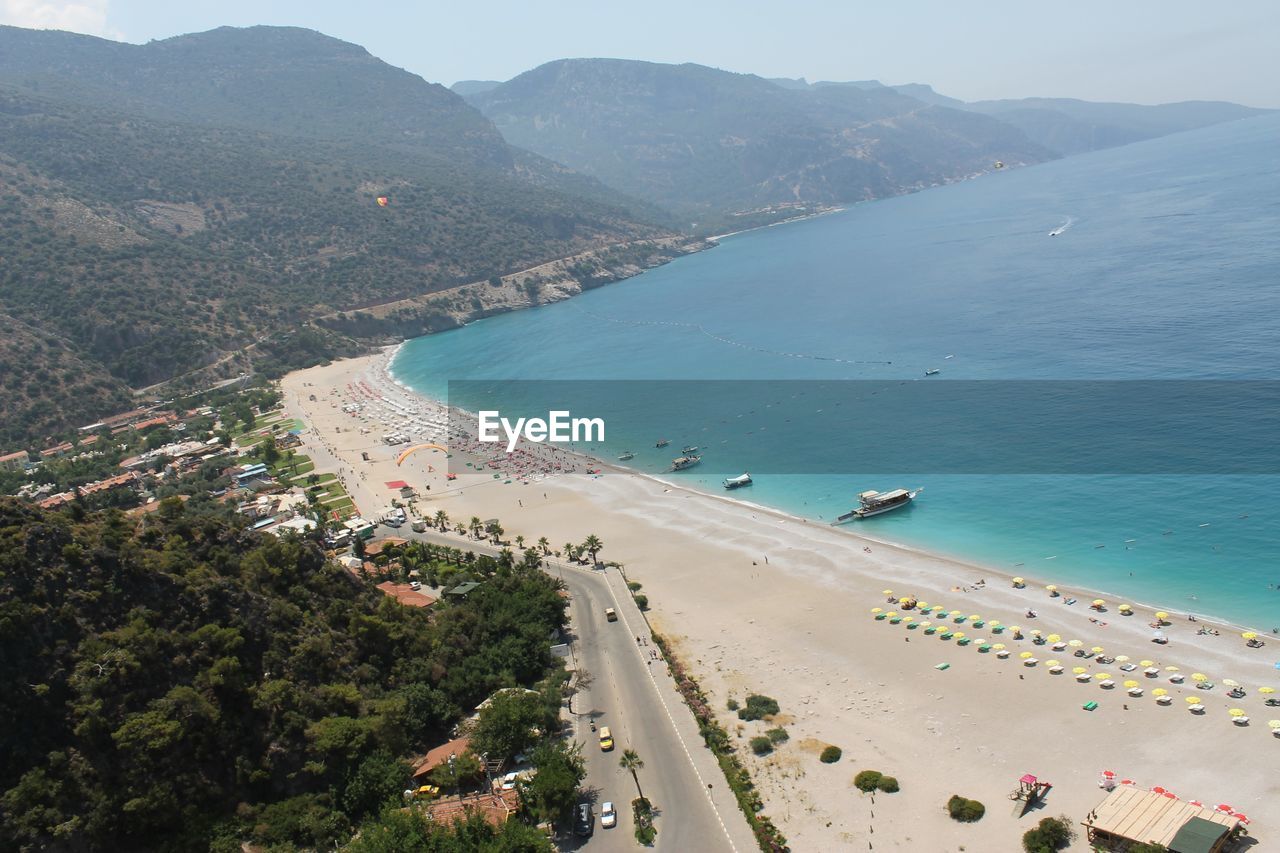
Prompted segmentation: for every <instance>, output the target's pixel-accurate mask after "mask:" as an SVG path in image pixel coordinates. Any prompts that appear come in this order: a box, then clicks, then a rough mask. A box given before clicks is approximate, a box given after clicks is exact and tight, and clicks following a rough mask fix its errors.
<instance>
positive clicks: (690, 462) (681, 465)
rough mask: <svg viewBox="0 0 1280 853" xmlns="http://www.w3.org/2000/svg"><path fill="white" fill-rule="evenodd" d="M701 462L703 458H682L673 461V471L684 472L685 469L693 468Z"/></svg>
mask: <svg viewBox="0 0 1280 853" xmlns="http://www.w3.org/2000/svg"><path fill="white" fill-rule="evenodd" d="M701 461H702V457H701V456H680V457H677V458H676V459H672V460H671V470H672V471H683V470H684V469H685V468H692V467H693V466H694V465H697V464H698V463H699V462H701Z"/></svg>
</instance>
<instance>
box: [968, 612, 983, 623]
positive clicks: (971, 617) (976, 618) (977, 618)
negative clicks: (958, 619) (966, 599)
mask: <svg viewBox="0 0 1280 853" xmlns="http://www.w3.org/2000/svg"><path fill="white" fill-rule="evenodd" d="M969 621H970V622H981V621H982V617H981V616H979V615H978V614H977V613H970V614H969Z"/></svg>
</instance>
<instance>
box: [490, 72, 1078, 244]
mask: <svg viewBox="0 0 1280 853" xmlns="http://www.w3.org/2000/svg"><path fill="white" fill-rule="evenodd" d="M800 82H802V81H793V85H791V86H789V87H784V86H780V85H777V84H775V83H772V82H770V81H768V80H765V79H763V78H761V77H757V76H755V75H751V74H734V73H730V72H726V71H720V70H717V69H713V68H707V67H705V66H701V65H693V64H685V65H662V64H657V63H650V62H635V61H628V60H616V59H573V60H561V61H557V62H550V63H547V64H546V65H542V66H540V67H538V68H535V69H533V70H532V71H528V72H526V73H524V74H521V75H520V76H518V77H516V78H514V79H512V80H509V81H507V82H506V83H503V84H502V85H500V86H498V87H496V88H493V89H489V90H486V91H480V92H476V93H473V94H471V95H469V96H468V100H469V101H470V102H471V103H472V104H474V105H475V106H477V107H478V108H479V109H480V110H481V112H483V113H484V114H485V115H486V116H487V117H488V118H489V119H491V120H492V121H493V122H494V124H495V125H496V126H497V127H498V129H499V130H500V131H501V132H502V134H503V136H504V137H505V138H506V139H507V140H508V141H510V142H511V143H513V144H515V145H518V146H521V147H523V148H528V149H529V150H532V151H535V152H537V153H539V154H542V155H543V156H545V157H548V158H550V159H552V160H556V161H558V162H561V163H564V164H566V165H568V166H570V167H572V168H574V169H576V170H578V171H581V172H584V173H586V174H589V175H592V176H594V177H596V178H599V179H600V180H601V181H602V182H604V183H605V184H608V185H609V186H612V187H614V188H616V189H619V190H621V191H623V192H625V193H628V194H631V195H635V196H638V197H640V198H643V199H646V200H648V201H651V202H653V203H655V204H659V205H662V206H664V207H668V208H671V209H673V210H676V211H678V212H679V213H681V214H682V215H684V216H685V217H687V218H689V219H697V220H699V221H701V222H702V223H703V225H704V226H707V227H710V226H709V223H716V222H718V221H724V220H725V218H726V214H734V213H740V212H743V211H750V210H754V209H758V208H761V207H769V206H780V205H793V204H796V203H811V204H812V203H818V204H834V203H841V202H852V201H861V200H865V199H871V198H879V197H883V196H888V195H893V194H897V193H902V192H906V191H909V190H913V189H919V188H922V187H926V186H931V185H935V184H939V183H944V182H946V181H951V180H955V179H958V178H960V177H963V176H965V175H969V174H972V173H974V172H975V171H979V170H982V169H985V168H989V167H990V166H991V163H992V162H993V161H995V160H1003V161H1004V162H1006V163H1008V164H1010V165H1013V164H1019V163H1033V162H1038V161H1041V160H1044V159H1047V158H1049V157H1051V156H1053V155H1052V154H1051V153H1050V152H1049V151H1047V150H1045V149H1043V148H1042V147H1040V146H1038V145H1036V144H1034V143H1033V142H1031V141H1030V140H1028V139H1027V138H1026V137H1025V136H1024V135H1023V134H1022V133H1021V132H1020V131H1018V130H1017V129H1015V128H1013V127H1011V126H1009V125H1007V124H1004V123H1002V122H1000V121H998V120H995V119H991V118H988V117H985V116H979V115H977V114H975V113H972V112H966V111H960V110H950V109H945V108H941V107H935V106H931V105H928V104H925V103H922V102H920V101H918V100H915V99H914V98H910V97H907V96H905V95H902V94H900V93H898V92H895V91H893V90H891V89H888V88H886V87H877V88H874V89H863V88H860V87H858V86H837V85H827V86H806V87H803V88H802V87H800V86H799V85H796V84H798V83H800Z"/></svg>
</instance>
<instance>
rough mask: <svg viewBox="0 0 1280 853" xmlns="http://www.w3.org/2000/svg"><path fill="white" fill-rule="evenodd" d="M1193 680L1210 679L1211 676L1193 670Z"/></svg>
mask: <svg viewBox="0 0 1280 853" xmlns="http://www.w3.org/2000/svg"><path fill="white" fill-rule="evenodd" d="M1191 680H1192V681H1208V680H1209V676H1207V675H1205V674H1204V673H1203V672H1193V673H1191Z"/></svg>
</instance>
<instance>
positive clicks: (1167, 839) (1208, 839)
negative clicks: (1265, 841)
mask: <svg viewBox="0 0 1280 853" xmlns="http://www.w3.org/2000/svg"><path fill="white" fill-rule="evenodd" d="M1239 823H1240V820H1239V818H1237V817H1235V816H1234V815H1232V814H1230V813H1228V812H1220V811H1214V810H1211V809H1207V808H1205V807H1204V806H1201V805H1195V804H1192V803H1188V802H1183V801H1182V800H1179V799H1178V798H1177V797H1169V796H1166V795H1165V794H1164V793H1163V792H1161V793H1157V792H1156V791H1144V790H1142V789H1141V788H1138V787H1133V786H1128V785H1122V786H1120V787H1118V788H1115V789H1114V790H1112V791H1111V792H1110V793H1108V794H1107V798H1106V799H1105V800H1103V801H1102V802H1101V803H1099V804H1098V805H1097V806H1096V807H1095V808H1094V809H1093V810H1092V811H1091V812H1089V816H1088V817H1087V818H1085V820H1084V821H1083V824H1084V826H1085V828H1086V833H1087V837H1088V841H1089V844H1090V845H1092V846H1093V847H1095V848H1096V849H1105V850H1119V849H1124V848H1126V847H1128V846H1130V845H1132V844H1135V843H1155V844H1160V845H1163V846H1164V847H1165V848H1167V849H1168V850H1170V851H1176V853H1222V851H1223V850H1224V849H1225V848H1226V845H1227V843H1228V842H1229V841H1230V840H1231V838H1232V836H1233V833H1234V831H1235V829H1236V827H1237V826H1238V825H1239Z"/></svg>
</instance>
